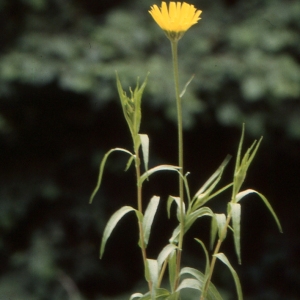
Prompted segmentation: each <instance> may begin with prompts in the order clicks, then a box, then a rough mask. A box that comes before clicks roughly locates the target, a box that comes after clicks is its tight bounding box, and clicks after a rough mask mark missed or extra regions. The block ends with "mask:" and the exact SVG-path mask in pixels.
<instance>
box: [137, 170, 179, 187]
mask: <svg viewBox="0 0 300 300" xmlns="http://www.w3.org/2000/svg"><path fill="white" fill-rule="evenodd" d="M179 169H180V168H179V167H176V166H171V165H160V166H157V167H154V168H152V169H150V170H148V171H147V172H145V173H144V174H143V175H142V176H141V177H140V179H139V181H138V186H142V184H143V182H144V181H145V180H146V179H147V178H148V177H149V176H150V175H152V174H154V173H156V172H159V171H175V172H177V173H178V170H179Z"/></svg>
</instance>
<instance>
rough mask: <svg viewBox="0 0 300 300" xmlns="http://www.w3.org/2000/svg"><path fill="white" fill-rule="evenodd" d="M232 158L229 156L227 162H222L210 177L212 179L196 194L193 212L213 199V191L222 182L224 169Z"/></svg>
mask: <svg viewBox="0 0 300 300" xmlns="http://www.w3.org/2000/svg"><path fill="white" fill-rule="evenodd" d="M230 158H231V156H230V155H227V156H226V158H225V160H224V161H223V162H222V164H221V165H220V166H219V168H218V169H217V170H216V171H215V172H214V173H213V174H212V175H211V176H210V178H209V179H208V180H207V181H206V182H205V183H204V185H203V186H202V187H201V188H200V189H199V190H198V192H197V193H196V194H195V196H194V198H193V200H192V201H193V210H195V209H197V208H198V207H200V206H202V205H204V204H205V202H207V201H208V200H210V199H211V198H210V197H209V195H210V194H211V192H212V191H213V189H214V188H215V187H216V185H217V184H218V182H219V181H220V179H221V177H222V174H223V171H224V168H225V167H226V165H227V164H228V162H229V160H230Z"/></svg>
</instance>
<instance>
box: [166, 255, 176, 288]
mask: <svg viewBox="0 0 300 300" xmlns="http://www.w3.org/2000/svg"><path fill="white" fill-rule="evenodd" d="M176 258H177V253H176V251H174V252H171V253H170V255H169V263H168V267H169V282H170V286H171V291H172V293H174V286H175V281H176V279H177V278H176V269H177V268H176V266H177V265H176V260H177V259H176Z"/></svg>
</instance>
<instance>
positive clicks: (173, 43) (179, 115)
mask: <svg viewBox="0 0 300 300" xmlns="http://www.w3.org/2000/svg"><path fill="white" fill-rule="evenodd" d="M177 46H178V41H177V40H175V41H174V40H171V47H172V59H173V73H174V83H175V96H176V106H177V124H178V164H179V167H180V170H179V172H180V175H181V176H179V197H180V234H179V241H178V251H177V263H176V281H175V286H174V291H175V290H176V289H177V287H178V284H179V272H180V264H181V253H182V244H183V236H184V212H183V203H184V182H183V174H184V173H183V130H182V107H181V98H180V94H179V76H178V54H177V48H178V47H177Z"/></svg>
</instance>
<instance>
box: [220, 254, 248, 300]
mask: <svg viewBox="0 0 300 300" xmlns="http://www.w3.org/2000/svg"><path fill="white" fill-rule="evenodd" d="M215 256H216V257H217V258H218V259H219V260H220V261H221V262H223V263H224V264H225V265H226V266H227V267H228V269H229V270H230V272H231V274H232V277H233V279H234V282H235V287H236V292H237V295H238V300H243V293H242V287H241V283H240V280H239V277H238V275H237V273H236V271H235V270H234V268H233V267H232V266H231V264H230V262H229V260H228V259H227V257H226V255H225V254H224V253H218V254H215Z"/></svg>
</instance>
